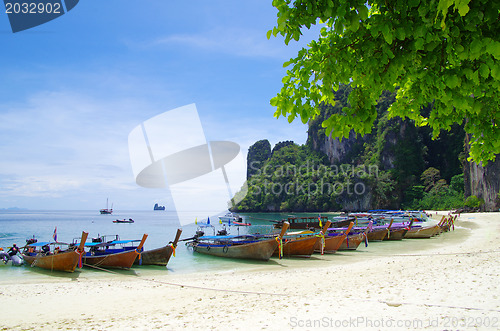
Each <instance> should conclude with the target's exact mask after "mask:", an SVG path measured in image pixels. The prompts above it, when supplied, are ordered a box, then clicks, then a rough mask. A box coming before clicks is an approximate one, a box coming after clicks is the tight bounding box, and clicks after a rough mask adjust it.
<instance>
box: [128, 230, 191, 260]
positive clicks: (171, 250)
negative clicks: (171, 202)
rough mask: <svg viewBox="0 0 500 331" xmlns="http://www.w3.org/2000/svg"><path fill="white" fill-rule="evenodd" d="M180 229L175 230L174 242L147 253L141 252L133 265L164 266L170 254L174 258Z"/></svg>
mask: <svg viewBox="0 0 500 331" xmlns="http://www.w3.org/2000/svg"><path fill="white" fill-rule="evenodd" d="M181 233H182V229H177V233H176V235H175V239H174V241H171V242H169V243H168V244H167V245H165V246H163V247H160V248H155V249H151V250H147V251H142V252H141V254H140V255H138V256H137V257H136V259H135V261H134V265H161V266H166V265H167V264H168V261H169V260H170V257H171V256H172V254H173V255H174V256H175V249H176V248H177V242H178V241H179V237H180V236H181Z"/></svg>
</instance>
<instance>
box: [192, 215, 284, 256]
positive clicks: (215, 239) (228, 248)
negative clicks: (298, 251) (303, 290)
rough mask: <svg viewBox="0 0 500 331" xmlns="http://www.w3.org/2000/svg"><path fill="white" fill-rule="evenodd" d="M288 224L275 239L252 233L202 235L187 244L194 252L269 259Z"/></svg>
mask: <svg viewBox="0 0 500 331" xmlns="http://www.w3.org/2000/svg"><path fill="white" fill-rule="evenodd" d="M288 225H289V224H288V222H285V223H284V224H283V227H282V228H281V233H280V234H279V235H278V236H277V237H275V238H273V239H267V238H265V239H263V238H262V237H260V238H259V237H258V236H252V235H243V236H201V237H197V238H193V239H192V241H189V242H187V243H186V245H187V246H188V247H191V248H192V249H193V251H194V252H197V253H202V254H207V255H213V256H220V257H229V258H236V259H252V260H264V261H267V260H269V259H270V258H271V256H272V255H273V252H274V251H275V250H276V248H277V247H279V246H280V245H281V242H282V238H283V236H284V234H285V232H286V230H287V229H288Z"/></svg>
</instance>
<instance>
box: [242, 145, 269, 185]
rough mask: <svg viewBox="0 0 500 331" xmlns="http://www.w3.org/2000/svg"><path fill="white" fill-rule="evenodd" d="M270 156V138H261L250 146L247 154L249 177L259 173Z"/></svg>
mask: <svg viewBox="0 0 500 331" xmlns="http://www.w3.org/2000/svg"><path fill="white" fill-rule="evenodd" d="M270 157H271V144H270V143H269V140H267V139H263V140H259V141H257V142H256V143H255V144H253V145H252V146H250V148H249V149H248V156H247V179H249V178H250V177H252V176H253V175H254V174H256V173H258V172H259V170H260V169H261V168H262V166H263V165H264V163H265V162H266V161H267V160H268V159H269V158H270Z"/></svg>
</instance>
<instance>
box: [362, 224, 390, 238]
mask: <svg viewBox="0 0 500 331" xmlns="http://www.w3.org/2000/svg"><path fill="white" fill-rule="evenodd" d="M367 236H368V241H382V240H384V238H385V237H386V236H387V228H374V227H373V225H372V226H370V230H369V231H368V234H367Z"/></svg>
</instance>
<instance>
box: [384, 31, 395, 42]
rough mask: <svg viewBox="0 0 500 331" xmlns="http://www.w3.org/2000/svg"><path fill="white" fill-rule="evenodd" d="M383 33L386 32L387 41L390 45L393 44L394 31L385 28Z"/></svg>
mask: <svg viewBox="0 0 500 331" xmlns="http://www.w3.org/2000/svg"><path fill="white" fill-rule="evenodd" d="M382 33H383V34H384V39H385V42H386V43H388V44H389V45H390V44H392V38H393V35H392V31H391V30H389V29H383V30H382Z"/></svg>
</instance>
